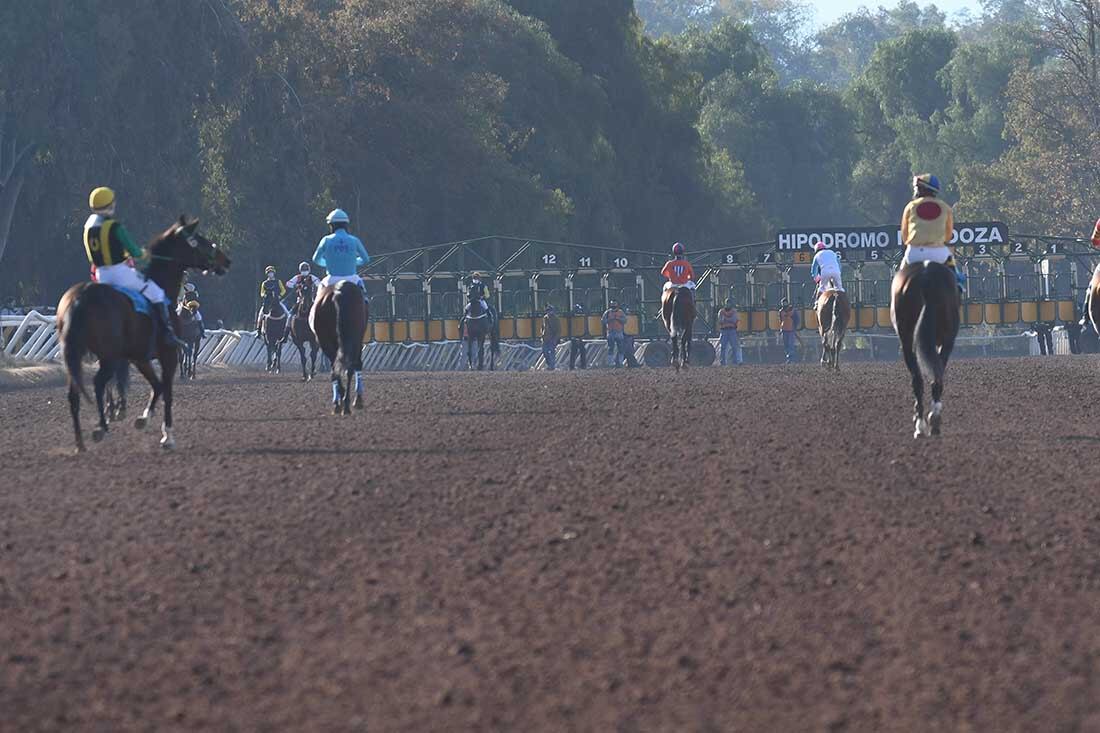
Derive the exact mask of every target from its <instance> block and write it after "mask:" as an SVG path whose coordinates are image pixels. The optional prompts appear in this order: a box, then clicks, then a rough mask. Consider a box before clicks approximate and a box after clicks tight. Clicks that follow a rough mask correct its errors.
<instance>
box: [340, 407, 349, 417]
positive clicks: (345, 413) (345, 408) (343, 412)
mask: <svg viewBox="0 0 1100 733" xmlns="http://www.w3.org/2000/svg"><path fill="white" fill-rule="evenodd" d="M340 412H341V414H343V415H350V414H351V410H350V409H348V406H347V405H344V409H343V410H341V411H340Z"/></svg>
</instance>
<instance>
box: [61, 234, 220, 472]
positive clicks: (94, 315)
mask: <svg viewBox="0 0 1100 733" xmlns="http://www.w3.org/2000/svg"><path fill="white" fill-rule="evenodd" d="M197 227H198V221H193V222H190V223H187V222H186V220H185V219H184V217H182V216H181V217H180V220H179V222H178V223H177V224H174V225H172V227H171V228H169V229H168V230H166V231H165V232H164V233H163V234H161V235H160V236H158V237H157V238H156V239H155V240H154V241H153V242H152V244H150V245H149V247H148V251H149V255H150V265H149V268H148V270H147V271H146V277H147V278H148V279H150V280H152V281H153V282H155V283H156V284H157V285H159V286H160V287H161V289H162V290H164V292H166V293H178V292H179V289H180V282H181V280H182V279H183V273H184V271H185V270H187V269H188V268H190V269H196V270H204V271H213V272H215V273H217V274H219V275H220V274H224V273H225V272H226V271H227V270H228V269H229V258H228V257H226V256H225V253H224V252H223V251H221V250H220V249H218V247H217V245H215V244H214V243H213V242H211V241H210V240H208V239H206V238H205V237H203V236H202V235H201V234H199V233H198V232H197V231H196V229H197ZM57 326H58V330H59V331H60V333H61V343H62V345H63V348H64V351H65V366H66V368H67V369H68V372H69V412H70V413H71V414H72V418H73V431H74V432H75V433H76V448H77V451H83V450H84V438H83V436H82V435H81V431H80V397H81V395H83V396H84V398H85V399H88V400H89V401H90V399H91V398H89V397H88V393H87V391H86V390H85V389H84V385H83V383H82V382H81V366H82V362H83V359H84V355H85V354H86V353H88V352H91V353H93V354H95V355H96V356H97V357H98V358H99V371H98V372H97V373H96V376H95V395H96V407H97V408H98V410H99V427H98V428H96V430H95V431H94V432H93V433H92V438H93V439H94V440H96V441H99V440H102V439H103V437H104V435H106V433H107V420H106V416H105V415H104V403H103V393H104V390H105V389H106V386H107V383H108V382H109V381H110V380H111V378H112V376H113V375H114V374H115V373H116V371H117V368H118V367H117V364H118V362H119V361H130V362H132V363H133V364H134V366H136V367H137V369H138V371H140V372H141V375H142V376H143V377H145V379H146V380H148V382H149V385H150V386H151V387H152V388H153V394H152V396H151V397H150V398H149V404H148V406H147V407H146V408H145V412H144V414H143V415H142V416H141V417H139V418H138V419H137V420H135V421H134V426H135V427H136V428H138V429H142V428H144V427H145V426H146V424H148V421H149V418H150V416H152V414H153V410H154V409H155V408H156V404H157V400H158V399H159V398H160V397H161V396H162V395H163V397H164V427H163V436H162V438H161V441H160V444H161V445H162V446H163V447H165V448H172V447H174V446H175V438H174V437H173V435H172V382H173V380H174V378H175V375H176V368H177V366H178V364H179V355H178V353H177V351H176V347H175V346H170V345H168V344H166V343H165V342H164V340H163V339H158V340H157V341H158V342H157V344H156V345H155V349H154V357H155V358H156V359H157V360H158V361H160V369H161V375H160V376H159V377H158V376H157V373H156V371H155V370H154V369H153V364H152V360H151V359H150V358H149V347H150V344H151V343H152V341H153V322H152V320H151V319H150V317H149V316H147V315H143V314H139V313H137V312H136V311H135V310H134V306H133V303H132V302H131V301H130V299H129V298H128V297H127V296H126V295H124V294H122V293H120V292H119V291H118V290H115V289H114V288H112V287H110V286H109V285H100V284H98V283H80V284H78V285H74V286H73V287H71V288H69V290H68V291H66V293H65V294H64V295H63V296H61V302H60V303H58V305H57Z"/></svg>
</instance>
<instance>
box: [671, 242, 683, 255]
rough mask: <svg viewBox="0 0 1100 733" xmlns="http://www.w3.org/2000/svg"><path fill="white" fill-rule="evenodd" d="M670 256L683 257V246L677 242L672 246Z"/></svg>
mask: <svg viewBox="0 0 1100 733" xmlns="http://www.w3.org/2000/svg"><path fill="white" fill-rule="evenodd" d="M672 254H673V255H674V256H676V257H683V256H684V245H682V244H680V243H679V242H677V243H676V244H674V245H672Z"/></svg>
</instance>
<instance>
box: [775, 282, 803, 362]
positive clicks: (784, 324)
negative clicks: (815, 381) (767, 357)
mask: <svg viewBox="0 0 1100 733" xmlns="http://www.w3.org/2000/svg"><path fill="white" fill-rule="evenodd" d="M799 320H800V319H799V315H798V311H797V310H795V309H794V308H792V307H791V302H790V301H789V300H787V299H786V298H784V299H783V300H781V301H779V331H780V333H781V334H782V335H783V352H784V354H785V355H786V363H787V364H790V363H792V362H796V361H798V347H797V345H796V341H801V340H802V339H801V338H800V337H799V335H798V326H799Z"/></svg>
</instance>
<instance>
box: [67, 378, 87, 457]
mask: <svg viewBox="0 0 1100 733" xmlns="http://www.w3.org/2000/svg"><path fill="white" fill-rule="evenodd" d="M69 414H70V415H72V418H73V432H74V433H75V434H76V452H77V453H83V452H84V450H85V448H84V436H83V435H81V433H80V390H79V389H78V388H77V386H76V385H75V384H71V385H69Z"/></svg>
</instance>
